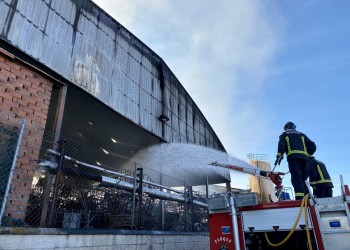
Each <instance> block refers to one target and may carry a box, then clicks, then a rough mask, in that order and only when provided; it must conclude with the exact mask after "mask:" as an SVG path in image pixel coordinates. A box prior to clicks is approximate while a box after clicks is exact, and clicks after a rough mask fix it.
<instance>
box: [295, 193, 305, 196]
mask: <svg viewBox="0 0 350 250" xmlns="http://www.w3.org/2000/svg"><path fill="white" fill-rule="evenodd" d="M295 196H304V193H295Z"/></svg>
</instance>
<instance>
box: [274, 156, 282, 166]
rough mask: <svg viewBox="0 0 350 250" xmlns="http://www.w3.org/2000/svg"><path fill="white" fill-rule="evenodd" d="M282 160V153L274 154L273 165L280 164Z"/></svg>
mask: <svg viewBox="0 0 350 250" xmlns="http://www.w3.org/2000/svg"><path fill="white" fill-rule="evenodd" d="M282 160H283V155H281V156H278V155H277V156H276V161H275V166H277V165H280V164H281V161H282Z"/></svg>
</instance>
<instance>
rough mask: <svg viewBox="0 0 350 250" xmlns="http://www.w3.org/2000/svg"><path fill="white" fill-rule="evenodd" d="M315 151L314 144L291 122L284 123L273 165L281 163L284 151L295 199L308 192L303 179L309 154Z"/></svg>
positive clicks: (306, 170)
mask: <svg viewBox="0 0 350 250" xmlns="http://www.w3.org/2000/svg"><path fill="white" fill-rule="evenodd" d="M315 152H316V144H315V143H314V142H313V141H312V140H310V139H309V137H307V136H306V135H305V134H303V133H301V132H299V131H297V130H296V126H295V124H294V123H293V122H287V123H286V124H285V125H284V132H283V133H282V134H281V135H280V137H279V141H278V150H277V156H276V161H275V166H276V165H277V164H278V165H280V164H281V161H282V159H283V154H284V153H286V155H287V161H288V168H289V172H290V174H291V182H292V185H293V188H294V192H295V199H296V200H301V199H303V197H304V195H305V194H307V193H308V189H307V186H306V184H305V180H307V179H308V178H309V174H310V166H309V155H313V154H314V153H315Z"/></svg>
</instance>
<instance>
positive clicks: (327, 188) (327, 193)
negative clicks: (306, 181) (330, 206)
mask: <svg viewBox="0 0 350 250" xmlns="http://www.w3.org/2000/svg"><path fill="white" fill-rule="evenodd" d="M309 163H310V185H311V186H312V189H313V194H314V195H315V196H316V197H317V198H323V197H332V196H333V187H334V186H333V182H332V180H331V177H330V176H329V173H328V171H327V168H326V165H325V164H324V163H323V162H321V161H319V160H316V159H315V157H314V156H310V161H309Z"/></svg>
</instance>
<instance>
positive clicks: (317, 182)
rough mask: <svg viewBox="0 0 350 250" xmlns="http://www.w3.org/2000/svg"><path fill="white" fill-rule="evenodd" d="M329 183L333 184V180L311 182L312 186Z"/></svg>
mask: <svg viewBox="0 0 350 250" xmlns="http://www.w3.org/2000/svg"><path fill="white" fill-rule="evenodd" d="M329 182H332V180H330V179H326V180H320V181H311V182H310V185H315V184H321V183H329Z"/></svg>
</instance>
